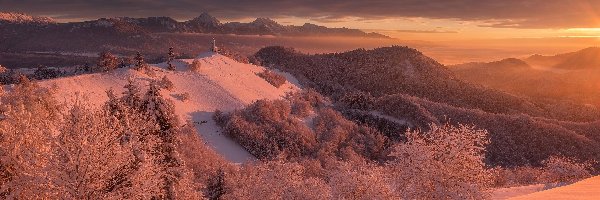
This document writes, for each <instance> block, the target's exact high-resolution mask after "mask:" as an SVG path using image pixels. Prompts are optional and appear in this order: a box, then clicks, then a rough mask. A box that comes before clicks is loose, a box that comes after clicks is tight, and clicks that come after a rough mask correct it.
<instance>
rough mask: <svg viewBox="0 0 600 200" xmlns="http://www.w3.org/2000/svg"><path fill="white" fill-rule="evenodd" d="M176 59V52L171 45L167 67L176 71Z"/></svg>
mask: <svg viewBox="0 0 600 200" xmlns="http://www.w3.org/2000/svg"><path fill="white" fill-rule="evenodd" d="M174 59H175V52H173V47H169V53H168V54H167V65H168V67H167V69H169V70H171V71H175V65H173V63H172V62H173V60H174Z"/></svg>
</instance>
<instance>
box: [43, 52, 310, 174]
mask: <svg viewBox="0 0 600 200" xmlns="http://www.w3.org/2000/svg"><path fill="white" fill-rule="evenodd" d="M197 59H198V60H199V61H200V63H201V65H202V67H201V69H200V70H199V71H198V72H194V71H190V70H188V69H187V64H190V63H192V62H193V59H184V60H175V61H174V62H173V63H174V65H175V66H176V68H177V69H176V70H175V71H168V70H167V69H166V67H167V64H166V63H160V64H154V65H151V69H152V70H153V71H154V72H155V74H156V75H155V76H153V77H150V76H148V75H146V74H144V73H142V72H138V71H135V70H132V69H117V70H114V71H112V72H107V73H97V74H86V75H79V76H74V77H64V78H59V79H51V80H45V81H41V82H40V84H41V85H42V86H47V87H53V86H54V85H56V86H57V88H59V90H58V91H57V93H56V94H55V95H56V97H57V99H58V100H60V101H63V102H65V103H66V104H67V105H69V104H72V103H73V102H74V101H75V100H77V99H82V98H83V99H86V100H87V101H89V102H90V104H91V105H94V106H100V105H102V104H103V103H104V102H105V101H106V100H107V99H108V97H107V96H106V92H105V91H106V90H108V89H110V88H112V89H113V90H114V91H115V93H121V92H123V91H124V90H125V89H124V88H123V86H124V85H125V84H127V81H128V79H129V78H130V77H131V78H132V79H133V80H135V81H137V82H138V83H140V84H141V85H148V83H149V82H150V81H152V80H161V79H162V77H163V76H167V78H168V79H169V80H171V82H173V84H174V86H175V87H174V89H173V90H172V91H167V90H162V91H161V92H162V94H163V96H164V97H165V98H168V99H171V100H172V101H173V103H174V105H175V112H176V113H177V115H179V117H180V118H181V119H182V121H184V122H185V121H188V120H192V121H194V122H196V128H197V129H198V132H199V133H200V134H201V135H202V137H203V139H204V141H205V142H206V143H207V145H208V146H210V147H211V148H213V149H214V150H215V151H216V152H218V153H219V154H221V155H222V156H223V157H225V158H226V159H228V160H230V161H231V162H234V163H243V162H247V161H252V160H255V158H254V157H253V156H252V155H251V154H249V153H248V152H247V151H246V150H245V149H243V148H242V147H241V146H240V145H239V144H237V143H236V142H235V141H233V140H231V139H229V138H227V137H226V136H224V135H223V134H222V133H221V131H220V128H219V127H218V126H217V125H216V124H215V122H214V121H213V120H212V115H213V113H214V111H215V110H217V109H219V110H221V111H232V110H234V109H240V108H243V107H244V106H246V105H248V104H250V103H252V102H254V101H256V100H259V99H277V98H282V97H283V96H284V95H285V93H287V92H291V91H295V90H297V89H298V86H296V85H295V84H292V83H290V82H289V81H288V82H287V83H286V84H285V85H283V86H281V87H280V88H275V87H274V86H272V85H271V84H269V83H268V82H266V81H265V80H263V79H262V78H260V77H258V76H257V75H256V73H258V72H262V71H264V68H263V67H260V66H255V65H250V64H243V63H239V62H237V61H235V60H232V59H230V58H227V57H225V56H222V55H219V54H215V53H211V52H207V53H203V54H202V55H200V56H199V57H198V58H197ZM184 93H189V96H190V98H189V99H188V100H187V101H185V102H183V101H181V100H180V99H178V96H179V95H180V94H184ZM202 122H205V123H202Z"/></svg>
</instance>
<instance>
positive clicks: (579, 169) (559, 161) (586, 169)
mask: <svg viewBox="0 0 600 200" xmlns="http://www.w3.org/2000/svg"><path fill="white" fill-rule="evenodd" d="M592 163H593V162H577V161H576V160H575V159H572V158H566V157H560V156H551V157H550V158H548V159H546V160H544V161H543V162H542V164H543V165H544V167H543V169H542V171H543V172H542V177H541V178H542V179H543V181H544V182H547V183H561V182H562V183H568V182H573V181H578V180H581V179H584V178H589V177H590V176H592V173H590V169H591V168H592Z"/></svg>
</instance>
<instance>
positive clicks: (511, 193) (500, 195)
mask: <svg viewBox="0 0 600 200" xmlns="http://www.w3.org/2000/svg"><path fill="white" fill-rule="evenodd" d="M546 189H547V187H546V186H545V185H544V184H537V185H527V186H519V187H510V188H499V189H495V190H494V191H492V198H491V199H493V200H501V199H509V198H512V197H517V196H522V195H527V194H531V193H534V192H539V191H543V190H546Z"/></svg>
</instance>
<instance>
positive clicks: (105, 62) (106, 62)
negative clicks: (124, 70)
mask: <svg viewBox="0 0 600 200" xmlns="http://www.w3.org/2000/svg"><path fill="white" fill-rule="evenodd" d="M117 64H118V59H117V57H116V56H114V55H112V54H111V53H110V52H107V51H105V52H102V53H100V55H99V57H98V63H97V69H96V70H94V71H101V72H107V71H111V70H113V69H115V68H117Z"/></svg>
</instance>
